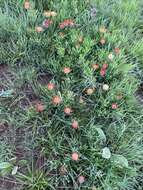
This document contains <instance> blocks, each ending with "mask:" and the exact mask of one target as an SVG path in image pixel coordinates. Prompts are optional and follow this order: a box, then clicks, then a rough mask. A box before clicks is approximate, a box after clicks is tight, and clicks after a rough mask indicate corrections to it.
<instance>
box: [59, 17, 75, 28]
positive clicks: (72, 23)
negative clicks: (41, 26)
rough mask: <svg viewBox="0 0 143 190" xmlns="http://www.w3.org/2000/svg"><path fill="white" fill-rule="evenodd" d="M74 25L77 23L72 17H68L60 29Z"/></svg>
mask: <svg viewBox="0 0 143 190" xmlns="http://www.w3.org/2000/svg"><path fill="white" fill-rule="evenodd" d="M74 25H75V23H74V21H73V20H72V19H66V20H64V21H63V22H61V23H60V25H59V27H60V29H64V28H66V27H72V26H74Z"/></svg>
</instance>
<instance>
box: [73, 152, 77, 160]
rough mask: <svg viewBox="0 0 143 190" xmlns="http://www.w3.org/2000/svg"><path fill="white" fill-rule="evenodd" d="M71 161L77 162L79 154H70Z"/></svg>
mask: <svg viewBox="0 0 143 190" xmlns="http://www.w3.org/2000/svg"><path fill="white" fill-rule="evenodd" d="M72 160H74V161H78V160H79V154H78V153H77V152H73V153H72Z"/></svg>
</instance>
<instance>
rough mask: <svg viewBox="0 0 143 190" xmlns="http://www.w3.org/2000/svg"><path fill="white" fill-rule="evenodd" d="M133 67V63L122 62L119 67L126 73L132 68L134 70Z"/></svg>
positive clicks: (119, 69)
mask: <svg viewBox="0 0 143 190" xmlns="http://www.w3.org/2000/svg"><path fill="white" fill-rule="evenodd" d="M132 68H133V65H131V64H121V65H120V66H119V67H118V71H119V72H120V71H121V72H124V73H128V72H129V71H130V70H132Z"/></svg>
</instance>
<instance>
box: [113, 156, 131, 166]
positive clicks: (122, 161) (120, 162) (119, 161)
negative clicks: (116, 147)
mask: <svg viewBox="0 0 143 190" xmlns="http://www.w3.org/2000/svg"><path fill="white" fill-rule="evenodd" d="M112 162H113V163H115V164H116V166H118V167H121V168H123V167H125V168H128V166H129V164H128V160H127V159H126V158H125V157H124V156H122V155H119V154H114V155H113V157H112Z"/></svg>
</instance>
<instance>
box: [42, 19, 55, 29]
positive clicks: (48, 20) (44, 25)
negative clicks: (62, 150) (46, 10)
mask: <svg viewBox="0 0 143 190" xmlns="http://www.w3.org/2000/svg"><path fill="white" fill-rule="evenodd" d="M51 24H53V21H52V20H50V19H45V20H44V21H43V27H44V28H48V27H49V26H50V25H51Z"/></svg>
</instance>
